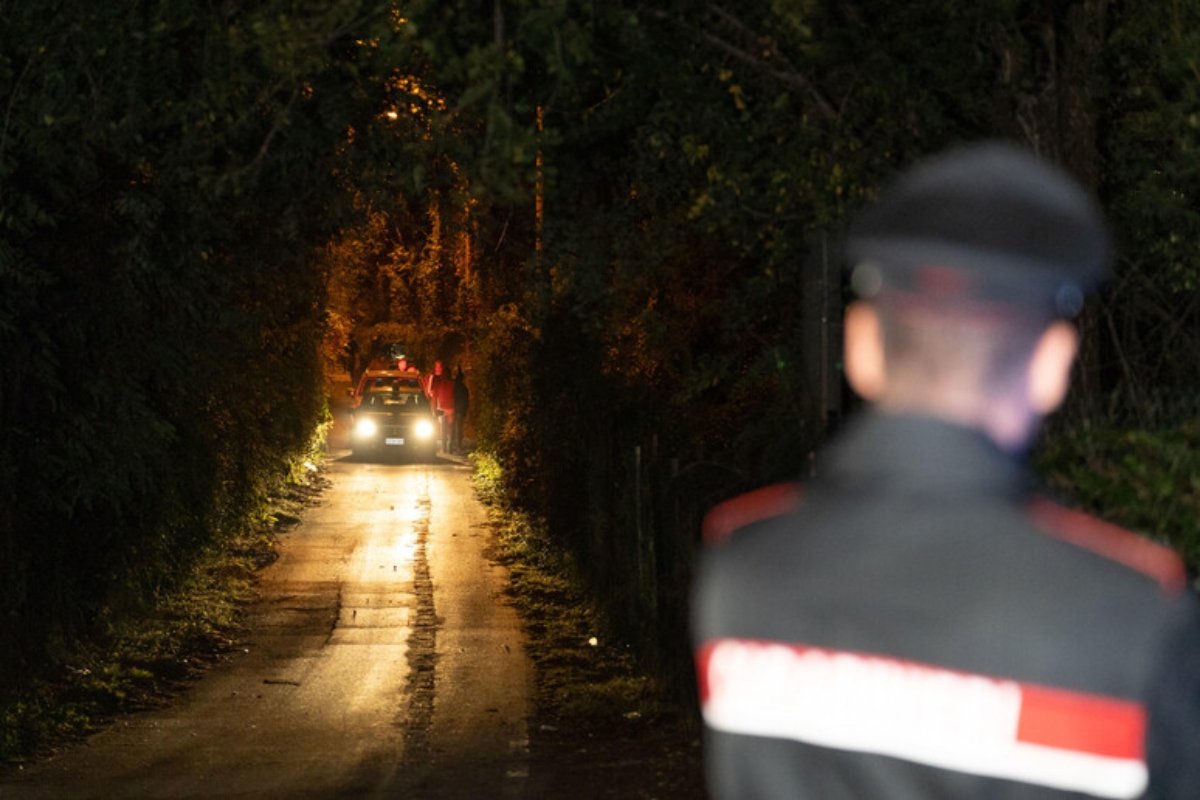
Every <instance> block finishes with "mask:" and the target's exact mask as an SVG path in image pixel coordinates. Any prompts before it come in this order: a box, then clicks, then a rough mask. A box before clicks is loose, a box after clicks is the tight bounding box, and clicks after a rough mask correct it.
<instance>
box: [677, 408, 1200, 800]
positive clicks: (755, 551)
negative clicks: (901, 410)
mask: <svg viewBox="0 0 1200 800" xmlns="http://www.w3.org/2000/svg"><path fill="white" fill-rule="evenodd" d="M819 475H820V477H819V478H818V479H817V480H815V481H814V482H813V483H812V484H810V485H805V486H798V485H787V486H780V487H772V488H769V489H766V490H762V491H760V492H757V493H755V494H753V495H750V496H748V497H745V498H740V499H737V500H734V501H731V502H729V503H726V504H723V505H722V506H719V507H718V508H717V509H714V511H713V513H712V514H710V516H709V519H708V520H707V521H706V532H705V535H706V538H708V539H710V540H711V541H710V544H709V546H708V547H707V548H706V551H705V554H704V556H703V558H702V560H701V564H700V568H699V573H698V576H697V582H696V590H695V597H694V604H693V614H694V617H693V635H694V640H695V647H696V662H697V669H698V677H699V686H700V693H701V698H700V699H701V706H702V710H703V713H704V718H705V724H706V765H707V769H708V772H709V783H710V787H711V789H712V793H713V795H714V797H717V798H813V799H814V800H844V799H847V798H871V799H872V800H874V799H875V798H887V799H888V800H891V799H892V798H895V799H896V800H908V799H909V798H991V799H994V800H1009V799H1015V798H1067V797H1076V798H1080V797H1111V798H1140V797H1144V796H1148V797H1159V798H1168V797H1169V798H1191V799H1192V800H1196V798H1200V778H1198V777H1197V774H1198V767H1197V766H1196V765H1195V763H1194V762H1197V761H1200V749H1198V748H1200V737H1198V736H1197V731H1198V729H1200V721H1198V719H1200V691H1198V689H1197V686H1198V683H1200V656H1198V655H1197V653H1198V651H1200V632H1198V631H1200V626H1198V625H1197V617H1196V605H1195V603H1194V600H1193V597H1192V595H1191V593H1190V592H1188V591H1186V590H1185V583H1186V579H1185V575H1184V572H1183V570H1182V568H1181V565H1180V562H1179V561H1178V559H1177V558H1176V557H1175V556H1174V554H1173V553H1171V552H1170V551H1169V550H1167V549H1165V548H1162V547H1160V546H1159V545H1156V544H1154V543H1151V542H1149V541H1148V540H1146V539H1143V538H1141V537H1138V536H1135V535H1134V534H1131V533H1128V532H1126V531H1123V530H1120V529H1118V528H1116V527H1114V526H1111V525H1107V524H1105V523H1103V522H1100V521H1099V520H1096V519H1094V518H1092V517H1090V516H1087V515H1084V514H1082V513H1079V512H1076V511H1071V510H1068V509H1066V508H1064V507H1061V506H1058V505H1054V504H1052V503H1049V502H1047V501H1045V500H1040V499H1037V498H1036V497H1034V496H1032V495H1031V494H1030V493H1029V492H1028V485H1027V477H1026V473H1025V471H1024V469H1023V467H1022V465H1021V463H1020V462H1019V461H1018V460H1016V459H1014V458H1012V457H1010V456H1009V455H1007V454H1005V453H1003V452H1001V451H1000V450H999V449H997V448H996V447H994V446H993V445H992V444H991V442H990V440H988V439H987V438H985V437H984V436H983V435H982V434H978V433H976V432H974V431H970V430H967V429H964V428H959V427H955V426H951V425H947V424H944V423H940V422H937V421H934V420H931V419H924V418H918V417H902V416H886V415H866V416H864V417H863V418H862V419H860V420H859V421H858V422H857V423H856V424H855V426H854V427H852V428H851V429H849V430H848V431H847V432H846V434H845V435H844V436H842V437H841V438H840V440H839V441H838V442H837V443H836V444H835V445H834V446H833V447H832V448H830V450H829V451H828V452H827V453H826V455H825V456H824V458H823V459H822V461H821V467H820V469H819Z"/></svg>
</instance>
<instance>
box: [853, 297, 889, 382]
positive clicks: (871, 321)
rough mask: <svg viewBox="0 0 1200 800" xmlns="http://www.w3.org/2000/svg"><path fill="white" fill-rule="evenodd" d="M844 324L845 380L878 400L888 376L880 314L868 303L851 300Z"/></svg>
mask: <svg viewBox="0 0 1200 800" xmlns="http://www.w3.org/2000/svg"><path fill="white" fill-rule="evenodd" d="M844 323H845V343H844V359H845V365H846V380H847V381H849V383H850V386H851V388H853V389H854V391H855V392H857V393H858V395H859V397H861V398H863V399H864V400H876V399H877V398H879V397H880V396H881V395H882V394H883V389H884V386H885V384H886V377H887V373H886V371H885V369H884V360H883V330H882V328H881V326H880V323H879V314H878V313H877V312H876V311H875V308H874V307H873V306H871V305H869V304H867V303H862V302H856V303H851V304H850V305H849V306H848V307H847V308H846V316H845V320H844Z"/></svg>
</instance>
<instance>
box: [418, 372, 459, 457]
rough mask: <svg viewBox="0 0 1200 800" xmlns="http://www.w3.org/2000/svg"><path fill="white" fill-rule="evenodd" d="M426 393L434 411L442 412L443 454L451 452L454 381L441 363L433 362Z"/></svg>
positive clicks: (441, 437) (440, 416)
mask: <svg viewBox="0 0 1200 800" xmlns="http://www.w3.org/2000/svg"><path fill="white" fill-rule="evenodd" d="M425 393H426V394H427V395H429V402H430V403H431V404H432V405H433V408H434V411H435V412H437V411H440V412H441V414H440V415H439V417H438V419H439V423H440V427H441V433H440V439H441V447H442V451H443V452H449V451H450V437H451V435H452V433H453V431H454V379H453V378H451V377H450V376H449V375H447V374H445V368H444V367H443V366H442V362H441V361H435V362H433V372H432V373H431V374H430V375H429V377H428V379H427V383H426V388H425Z"/></svg>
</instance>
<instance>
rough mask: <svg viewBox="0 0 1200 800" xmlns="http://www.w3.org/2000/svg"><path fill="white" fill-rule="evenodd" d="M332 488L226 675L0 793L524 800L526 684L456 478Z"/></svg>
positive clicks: (479, 519) (425, 476)
mask: <svg viewBox="0 0 1200 800" xmlns="http://www.w3.org/2000/svg"><path fill="white" fill-rule="evenodd" d="M336 441H337V440H336V439H335V442H336ZM329 477H330V478H331V480H332V486H331V488H330V489H329V490H328V492H327V493H326V494H325V496H324V498H323V500H322V503H321V505H320V506H319V507H317V508H314V509H311V510H310V511H309V512H308V513H307V515H306V517H305V520H304V521H303V523H302V524H301V525H300V526H298V527H296V528H294V529H293V530H292V531H291V532H289V533H287V534H285V535H284V536H283V539H282V543H281V555H280V558H279V560H278V561H277V562H276V563H275V564H273V565H271V566H270V567H268V568H267V569H266V570H265V571H264V572H263V573H262V575H261V587H260V588H261V599H260V601H259V602H258V603H257V604H256V605H255V606H254V607H253V609H252V610H251V615H250V621H251V626H252V635H251V636H250V638H249V640H248V642H247V643H246V644H245V646H244V647H243V648H242V649H240V650H239V651H238V652H237V653H236V654H235V656H234V657H233V658H232V659H231V660H230V661H229V662H227V663H224V664H222V665H220V666H219V667H217V668H215V669H214V670H213V671H212V672H210V673H209V674H208V675H207V676H205V677H204V678H203V679H202V680H201V681H200V682H199V683H198V684H197V685H195V686H194V687H192V688H191V689H190V690H189V691H188V692H186V693H185V694H184V695H183V696H182V697H181V698H179V700H178V701H177V702H175V703H174V704H173V705H172V706H171V707H170V708H165V709H161V710H157V711H153V712H147V713H142V714H137V715H134V716H132V717H129V718H127V719H124V720H122V721H120V722H118V723H117V724H116V725H115V726H114V727H112V728H111V729H109V730H107V731H105V732H103V733H100V734H97V735H96V736H94V737H92V738H91V739H90V740H89V741H88V742H86V743H85V744H83V745H80V746H79V747H77V748H75V749H74V750H72V751H70V752H68V753H65V754H63V755H62V756H60V757H58V758H56V759H54V760H52V761H49V762H45V763H42V764H39V765H36V766H33V767H30V768H27V769H26V770H24V771H23V773H22V774H21V775H19V776H12V777H10V778H9V779H7V780H6V781H2V782H0V798H5V799H6V800H7V798H14V799H18V798H20V799H23V798H212V797H247V798H249V797H254V798H330V797H355V798H357V797H364V798H371V797H379V798H383V797H387V798H489V797H497V798H503V797H520V796H523V795H524V794H525V792H526V789H527V787H526V783H527V778H528V772H529V770H528V760H527V759H528V738H527V732H526V725H527V715H528V713H529V710H530V708H529V706H530V695H531V691H532V680H533V673H532V668H531V666H530V663H529V661H528V660H527V658H526V656H525V654H524V651H523V648H522V635H521V631H520V627H519V622H518V619H517V616H516V613H515V611H514V610H513V609H512V608H511V607H509V606H507V605H505V604H504V602H503V600H502V598H501V590H502V588H503V586H504V581H505V577H506V576H505V575H504V572H503V570H502V568H499V567H496V566H494V565H493V564H491V563H490V562H489V561H488V559H487V557H486V555H485V551H486V548H487V546H488V544H489V537H490V535H491V534H490V532H489V529H488V528H487V526H486V524H485V522H486V516H485V511H484V509H483V508H482V507H481V506H480V505H479V503H478V502H477V501H476V500H475V498H474V494H473V491H472V487H471V484H470V479H469V478H470V475H469V471H468V469H467V467H465V466H462V465H459V464H456V463H454V462H452V461H449V460H441V461H439V462H438V463H433V464H370V463H356V462H353V461H351V460H349V459H346V458H345V457H344V454H343V455H342V457H340V458H338V459H337V460H335V461H334V463H332V465H331V468H330V470H329Z"/></svg>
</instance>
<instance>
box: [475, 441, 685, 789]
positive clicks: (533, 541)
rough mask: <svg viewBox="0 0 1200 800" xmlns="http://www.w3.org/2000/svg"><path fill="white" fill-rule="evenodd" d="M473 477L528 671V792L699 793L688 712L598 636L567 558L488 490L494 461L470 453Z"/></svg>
mask: <svg viewBox="0 0 1200 800" xmlns="http://www.w3.org/2000/svg"><path fill="white" fill-rule="evenodd" d="M474 464H475V482H476V487H477V490H478V493H479V495H480V497H481V499H482V500H483V501H484V502H485V503H486V504H487V505H488V507H489V511H490V514H491V519H492V525H493V529H494V531H495V534H496V545H495V551H494V552H493V553H491V554H490V555H491V556H492V558H493V559H494V560H495V561H497V562H498V563H501V564H503V565H504V566H505V567H506V568H507V569H508V572H509V575H510V585H509V590H508V595H509V598H510V601H511V602H512V603H513V604H514V606H515V607H516V609H517V611H518V613H519V615H520V617H521V620H522V624H523V626H524V629H525V633H526V639H527V643H526V649H527V651H528V653H529V656H530V659H531V660H532V662H533V664H534V669H535V673H536V686H537V688H536V694H535V698H534V713H533V717H532V719H531V720H530V726H529V727H530V748H531V755H530V760H531V770H530V771H531V787H532V791H533V795H532V796H543V797H572V798H574V799H575V800H591V798H626V799H639V800H650V799H651V798H664V799H665V798H673V799H677V800H693V799H694V800H700V799H701V798H704V797H705V796H706V794H705V791H704V782H703V768H702V762H701V747H700V733H699V725H698V720H697V719H696V716H695V713H694V710H692V709H687V708H679V707H678V706H677V705H674V704H672V702H671V701H670V700H669V699H668V698H670V697H672V696H677V693H672V692H668V691H665V690H664V689H665V687H663V686H661V685H659V684H658V683H657V682H656V681H655V680H653V679H652V678H650V677H649V676H648V675H647V674H645V672H643V671H641V670H640V669H639V667H638V665H637V663H636V661H635V659H634V658H633V655H632V653H631V651H630V649H629V648H628V647H626V646H625V645H623V644H622V643H620V642H617V641H615V640H613V639H612V638H611V637H610V636H609V635H608V634H607V626H606V625H605V624H604V621H603V619H602V618H601V616H600V615H599V614H598V613H597V612H596V610H595V608H594V606H593V604H592V603H591V602H590V601H589V600H588V599H587V596H586V593H585V592H584V591H583V590H582V588H581V587H580V585H579V582H578V581H577V579H576V575H575V571H574V569H573V568H572V565H571V562H570V559H569V558H568V557H567V556H566V555H565V554H564V553H563V551H562V550H561V549H560V548H558V547H555V546H554V545H553V544H552V543H551V541H550V539H549V537H548V535H547V534H546V532H545V531H544V530H542V529H540V528H539V526H538V525H537V524H535V523H534V522H532V521H531V520H529V519H528V518H527V517H525V516H524V515H522V514H520V513H517V512H514V511H513V510H512V509H510V508H508V507H507V506H506V505H505V503H504V502H503V499H502V497H500V496H499V494H498V489H497V483H498V481H497V478H498V475H499V468H498V467H497V466H496V465H495V464H494V463H493V462H491V461H490V460H489V459H488V458H487V457H486V456H478V455H477V456H476V457H475V458H474Z"/></svg>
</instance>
